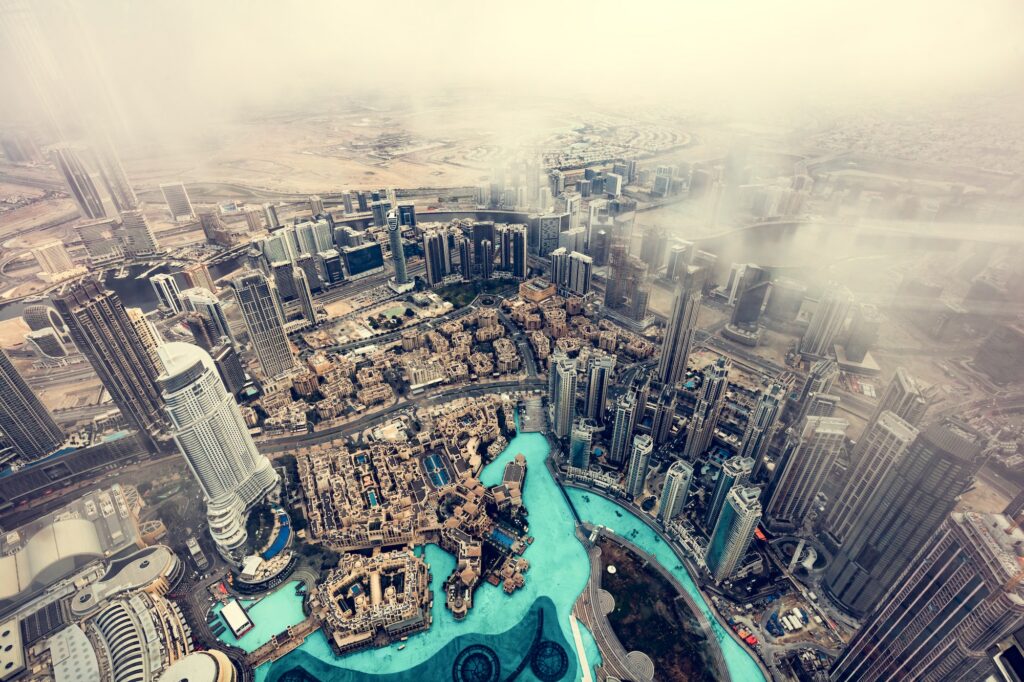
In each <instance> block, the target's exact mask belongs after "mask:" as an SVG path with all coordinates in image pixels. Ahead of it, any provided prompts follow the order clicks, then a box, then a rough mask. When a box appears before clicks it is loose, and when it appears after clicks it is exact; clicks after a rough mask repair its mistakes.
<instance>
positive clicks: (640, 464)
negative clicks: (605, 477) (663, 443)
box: [626, 433, 654, 499]
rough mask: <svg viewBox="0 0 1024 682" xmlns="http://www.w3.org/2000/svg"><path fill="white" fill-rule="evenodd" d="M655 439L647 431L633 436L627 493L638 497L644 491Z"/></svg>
mask: <svg viewBox="0 0 1024 682" xmlns="http://www.w3.org/2000/svg"><path fill="white" fill-rule="evenodd" d="M653 451H654V441H653V440H652V439H651V437H650V436H648V435H647V434H646V433H638V434H637V435H635V436H633V449H632V451H631V453H630V455H629V466H628V467H626V494H627V495H629V496H630V497H632V498H633V499H636V498H637V497H639V496H640V494H641V493H643V491H644V483H645V482H646V481H647V469H648V467H649V466H650V464H651V453H652V452H653Z"/></svg>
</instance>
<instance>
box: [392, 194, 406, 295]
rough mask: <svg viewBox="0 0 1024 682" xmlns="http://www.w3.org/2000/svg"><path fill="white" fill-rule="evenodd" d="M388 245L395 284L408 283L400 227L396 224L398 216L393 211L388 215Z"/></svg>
mask: <svg viewBox="0 0 1024 682" xmlns="http://www.w3.org/2000/svg"><path fill="white" fill-rule="evenodd" d="M387 225H388V243H389V244H390V245H391V260H392V261H393V262H394V264H395V284H398V285H403V284H408V283H409V273H408V271H407V270H406V268H405V248H404V247H403V246H402V226H401V225H399V224H398V216H397V215H396V214H395V212H394V211H392V212H391V213H388V216H387Z"/></svg>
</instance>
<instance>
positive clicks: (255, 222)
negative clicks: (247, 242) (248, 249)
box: [245, 207, 263, 232]
mask: <svg viewBox="0 0 1024 682" xmlns="http://www.w3.org/2000/svg"><path fill="white" fill-rule="evenodd" d="M245 226H246V227H247V228H248V229H249V231H250V232H261V231H262V230H263V211H262V210H261V209H256V208H248V207H247V208H246V209H245Z"/></svg>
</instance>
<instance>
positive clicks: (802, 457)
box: [765, 417, 849, 529]
mask: <svg viewBox="0 0 1024 682" xmlns="http://www.w3.org/2000/svg"><path fill="white" fill-rule="evenodd" d="M848 426H849V423H848V422H847V421H846V420H845V419H836V418H833V417H808V418H807V419H806V420H805V421H804V422H803V424H801V425H800V426H799V428H800V432H799V435H797V436H796V439H795V440H794V441H793V442H792V443H791V444H790V446H789V447H787V453H786V457H785V459H784V460H783V462H782V464H781V469H782V471H781V472H780V473H777V474H776V475H775V479H774V481H773V483H772V493H771V500H770V501H769V502H768V507H767V509H765V516H766V517H767V519H768V523H769V525H771V526H773V527H789V528H796V529H799V528H801V527H802V526H803V523H804V521H806V520H807V516H808V514H809V513H810V512H811V510H812V509H813V507H814V500H815V498H816V497H817V495H818V493H820V492H821V489H822V487H823V485H824V483H825V480H826V478H827V476H828V474H829V472H830V471H831V470H832V467H833V466H834V465H835V463H836V459H837V458H838V457H839V453H840V452H841V451H842V449H843V443H844V442H845V441H846V429H847V427H848Z"/></svg>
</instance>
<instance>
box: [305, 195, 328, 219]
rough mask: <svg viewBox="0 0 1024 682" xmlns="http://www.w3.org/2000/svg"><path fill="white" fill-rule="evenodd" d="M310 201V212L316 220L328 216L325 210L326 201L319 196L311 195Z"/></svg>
mask: <svg viewBox="0 0 1024 682" xmlns="http://www.w3.org/2000/svg"><path fill="white" fill-rule="evenodd" d="M308 201H309V212H310V213H311V214H312V215H313V217H314V218H315V217H317V216H318V215H326V214H327V212H326V211H325V210H324V200H323V199H322V198H321V197H320V195H319V194H311V195H310V196H309V199H308Z"/></svg>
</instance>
